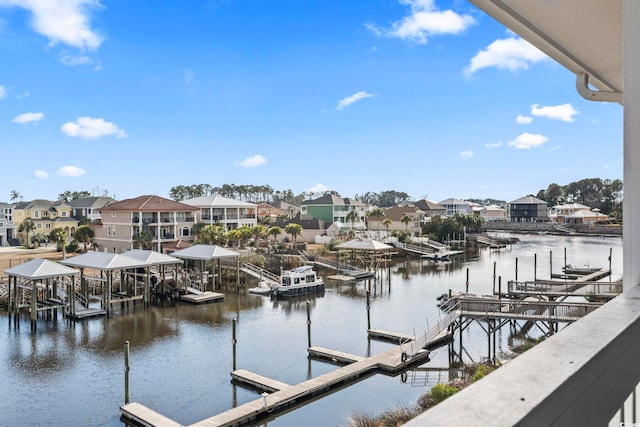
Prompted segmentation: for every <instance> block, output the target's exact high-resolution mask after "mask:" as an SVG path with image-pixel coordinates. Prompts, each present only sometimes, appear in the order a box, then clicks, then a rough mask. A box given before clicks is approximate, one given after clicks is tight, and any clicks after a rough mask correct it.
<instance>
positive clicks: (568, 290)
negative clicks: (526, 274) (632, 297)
mask: <svg viewBox="0 0 640 427" xmlns="http://www.w3.org/2000/svg"><path fill="white" fill-rule="evenodd" d="M507 291H508V293H510V294H524V295H531V294H540V295H545V294H564V295H578V296H589V295H593V296H615V295H618V294H620V293H622V282H573V281H569V282H559V281H557V280H556V281H551V280H549V281H527V282H516V281H511V280H510V281H509V282H508V283H507Z"/></svg>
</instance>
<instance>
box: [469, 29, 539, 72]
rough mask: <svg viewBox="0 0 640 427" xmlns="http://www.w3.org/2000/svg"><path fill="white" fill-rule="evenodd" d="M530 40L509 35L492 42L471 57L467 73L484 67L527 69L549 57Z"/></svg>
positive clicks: (512, 69)
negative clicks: (530, 65)
mask: <svg viewBox="0 0 640 427" xmlns="http://www.w3.org/2000/svg"><path fill="white" fill-rule="evenodd" d="M547 58H548V57H547V55H545V54H544V53H542V51H540V50H539V49H538V48H537V47H534V46H533V45H532V44H530V43H529V42H528V41H526V40H524V39H522V38H520V37H509V38H506V39H499V40H496V41H494V42H492V43H491V44H490V45H489V46H487V47H486V48H485V49H482V50H481V51H480V52H478V53H477V54H476V56H474V57H473V58H471V63H470V64H469V65H468V66H467V68H465V70H464V72H465V74H466V75H471V74H473V73H475V72H476V71H478V70H480V69H482V68H488V67H496V68H499V69H507V70H510V71H517V70H527V69H528V68H529V64H532V63H536V62H540V61H543V60H545V59H547Z"/></svg>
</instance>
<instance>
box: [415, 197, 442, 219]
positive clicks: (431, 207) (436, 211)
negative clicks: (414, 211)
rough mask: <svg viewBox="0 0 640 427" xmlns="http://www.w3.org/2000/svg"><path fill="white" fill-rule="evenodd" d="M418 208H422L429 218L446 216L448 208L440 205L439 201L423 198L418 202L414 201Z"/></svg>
mask: <svg viewBox="0 0 640 427" xmlns="http://www.w3.org/2000/svg"><path fill="white" fill-rule="evenodd" d="M413 204H414V205H415V207H416V208H418V209H420V210H421V211H422V212H424V214H425V215H426V217H427V218H431V217H434V216H436V215H438V216H446V215H447V209H446V208H445V207H444V206H442V205H440V204H439V203H436V202H432V201H431V200H427V199H422V200H418V201H416V202H413Z"/></svg>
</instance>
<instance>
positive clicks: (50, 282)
mask: <svg viewBox="0 0 640 427" xmlns="http://www.w3.org/2000/svg"><path fill="white" fill-rule="evenodd" d="M5 273H6V274H7V276H8V277H9V322H11V316H13V318H14V320H15V322H16V325H18V323H19V319H20V309H21V308H28V309H29V313H30V316H29V317H30V319H31V329H32V330H35V328H36V320H37V318H38V311H46V312H48V313H53V314H54V316H55V313H56V312H57V309H58V308H65V307H66V306H67V304H69V303H70V300H69V299H68V298H67V299H66V301H65V297H64V294H65V293H67V294H69V292H73V290H74V286H75V284H74V278H75V276H76V275H77V274H78V273H80V272H79V271H78V270H75V269H73V268H70V267H67V266H64V265H62V264H60V263H57V262H54V261H50V260H48V259H42V258H36V259H32V260H30V261H27V262H25V263H22V264H20V265H17V266H15V267H13V268H9V269H7V270H5ZM64 278H69V279H71V280H70V283H68V284H67V290H66V291H65V290H64V289H60V285H62V284H63V283H64V282H62V280H63V279H64ZM18 279H23V281H20V282H19V281H18ZM12 287H13V291H12V290H11V288H12ZM29 289H30V291H29ZM27 292H30V295H29V294H27ZM27 297H29V298H28V299H29V302H28V303H26V301H27Z"/></svg>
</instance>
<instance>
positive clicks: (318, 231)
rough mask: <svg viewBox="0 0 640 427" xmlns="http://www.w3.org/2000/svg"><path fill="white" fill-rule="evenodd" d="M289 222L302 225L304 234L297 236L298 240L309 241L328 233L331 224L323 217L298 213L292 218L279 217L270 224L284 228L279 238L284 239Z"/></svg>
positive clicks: (270, 225) (311, 241)
mask: <svg viewBox="0 0 640 427" xmlns="http://www.w3.org/2000/svg"><path fill="white" fill-rule="evenodd" d="M288 224H298V225H300V226H301V227H302V234H301V235H300V236H297V237H296V242H307V243H313V242H315V238H316V236H322V235H325V234H327V228H328V227H329V225H330V224H327V223H325V222H324V221H323V220H321V219H318V218H313V217H312V216H309V215H303V214H298V215H297V216H295V217H293V218H291V219H277V220H276V221H275V222H272V223H271V224H269V227H280V228H281V229H282V234H281V235H280V236H279V239H280V240H282V239H284V238H285V237H287V235H286V233H285V231H284V229H285V227H286V226H287V225H288ZM289 238H290V237H289Z"/></svg>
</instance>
